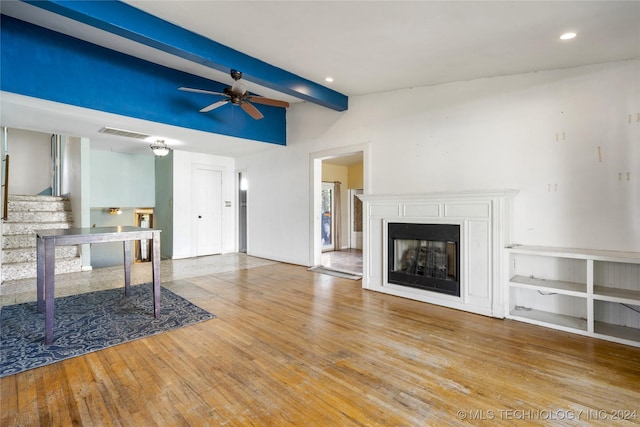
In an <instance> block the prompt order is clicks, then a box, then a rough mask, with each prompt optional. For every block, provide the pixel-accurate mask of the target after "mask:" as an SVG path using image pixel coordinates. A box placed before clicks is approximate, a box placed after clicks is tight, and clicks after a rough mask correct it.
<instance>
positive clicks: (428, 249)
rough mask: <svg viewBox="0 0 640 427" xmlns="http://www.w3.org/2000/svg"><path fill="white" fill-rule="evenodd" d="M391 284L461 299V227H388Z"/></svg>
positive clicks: (389, 277) (443, 225)
mask: <svg viewBox="0 0 640 427" xmlns="http://www.w3.org/2000/svg"><path fill="white" fill-rule="evenodd" d="M387 235H388V246H387V247H388V256H389V259H388V264H387V266H388V272H387V274H388V277H387V281H388V283H393V284H396V285H402V286H407V287H411V288H418V289H424V290H427V291H431V292H437V293H442V294H447V295H454V296H457V297H459V296H460V280H459V277H460V226H459V225H450V224H418V223H394V222H392V223H388V230H387Z"/></svg>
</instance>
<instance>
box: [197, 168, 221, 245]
mask: <svg viewBox="0 0 640 427" xmlns="http://www.w3.org/2000/svg"><path fill="white" fill-rule="evenodd" d="M193 197H194V205H195V206H194V210H195V212H194V213H195V216H196V218H195V238H196V256H203V255H213V254H219V253H222V172H220V171H217V170H211V169H204V168H199V167H196V168H195V170H194V174H193Z"/></svg>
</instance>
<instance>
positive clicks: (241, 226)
mask: <svg viewBox="0 0 640 427" xmlns="http://www.w3.org/2000/svg"><path fill="white" fill-rule="evenodd" d="M248 184H249V181H248V180H247V173H246V172H245V171H242V172H239V173H238V252H240V253H244V254H246V253H247V189H248V188H249V185H248Z"/></svg>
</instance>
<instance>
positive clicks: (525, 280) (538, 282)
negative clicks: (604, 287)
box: [509, 276, 587, 297]
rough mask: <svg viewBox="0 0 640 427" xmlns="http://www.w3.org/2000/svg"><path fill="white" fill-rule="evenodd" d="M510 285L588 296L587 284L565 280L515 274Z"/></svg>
mask: <svg viewBox="0 0 640 427" xmlns="http://www.w3.org/2000/svg"><path fill="white" fill-rule="evenodd" d="M509 284H510V286H514V287H519V288H526V289H531V290H534V291H543V292H553V293H558V294H564V295H572V296H577V297H586V296H587V285H586V284H584V283H576V282H564V281H561V280H546V279H539V278H537V277H527V276H514V277H512V278H511V280H510V281H509Z"/></svg>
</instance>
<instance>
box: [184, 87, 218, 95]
mask: <svg viewBox="0 0 640 427" xmlns="http://www.w3.org/2000/svg"><path fill="white" fill-rule="evenodd" d="M178 90H183V91H185V92H195V93H206V94H208V95H222V96H225V94H224V93H220V92H212V91H210V90H204V89H192V88H190V87H179V88H178Z"/></svg>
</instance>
